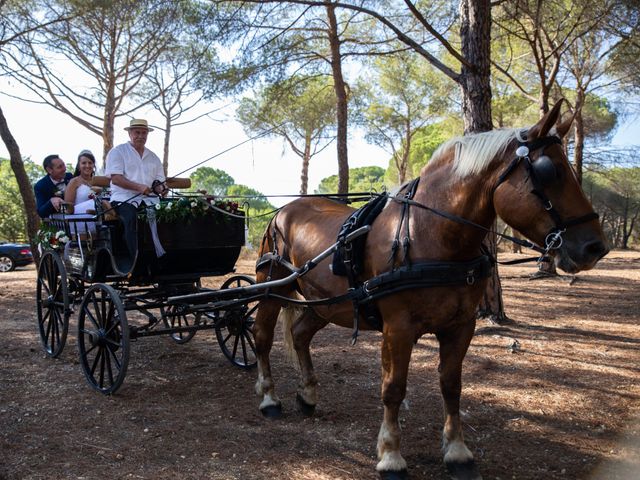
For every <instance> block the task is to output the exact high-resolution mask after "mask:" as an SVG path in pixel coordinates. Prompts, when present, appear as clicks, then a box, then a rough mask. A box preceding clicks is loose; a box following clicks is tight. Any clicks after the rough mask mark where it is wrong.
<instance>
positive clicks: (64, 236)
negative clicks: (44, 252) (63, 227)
mask: <svg viewBox="0 0 640 480" xmlns="http://www.w3.org/2000/svg"><path fill="white" fill-rule="evenodd" d="M58 240H59V241H60V243H67V242H68V241H69V237H67V236H66V235H63V236H61V237H60V238H59V239H58Z"/></svg>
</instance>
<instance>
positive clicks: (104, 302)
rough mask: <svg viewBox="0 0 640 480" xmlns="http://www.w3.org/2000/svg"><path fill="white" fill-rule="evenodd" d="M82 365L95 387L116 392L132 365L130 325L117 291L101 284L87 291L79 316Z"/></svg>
mask: <svg viewBox="0 0 640 480" xmlns="http://www.w3.org/2000/svg"><path fill="white" fill-rule="evenodd" d="M78 350H79V355H80V365H81V366H82V370H83V371H84V375H85V377H86V378H87V381H88V382H89V385H91V386H92V387H93V388H95V389H96V390H97V391H99V392H100V393H104V394H105V395H109V394H112V393H115V392H116V390H118V388H120V385H122V382H123V381H124V377H125V375H126V374H127V366H128V365H129V324H128V323H127V314H126V311H125V309H124V305H123V303H122V300H121V299H120V297H119V295H118V292H117V291H116V290H115V289H114V288H113V287H111V286H109V285H105V284H102V283H97V284H95V285H92V286H91V287H90V288H89V289H88V290H87V291H86V293H85V295H84V298H83V299H82V304H81V305H80V314H79V316H78Z"/></svg>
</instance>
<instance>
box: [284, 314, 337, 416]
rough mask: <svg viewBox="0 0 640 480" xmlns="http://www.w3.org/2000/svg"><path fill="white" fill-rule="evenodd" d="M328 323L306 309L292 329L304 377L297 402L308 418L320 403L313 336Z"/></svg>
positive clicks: (294, 345)
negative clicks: (313, 352)
mask: <svg viewBox="0 0 640 480" xmlns="http://www.w3.org/2000/svg"><path fill="white" fill-rule="evenodd" d="M327 323H328V322H327V321H326V320H324V319H322V318H320V317H319V316H318V315H316V314H315V313H314V312H313V310H312V309H311V308H306V309H305V310H304V312H303V314H302V315H301V316H300V317H298V319H297V320H296V321H295V322H294V324H293V327H292V328H291V337H292V341H293V347H294V349H295V351H296V354H297V356H298V362H299V365H300V373H301V375H302V379H301V382H302V383H301V385H300V387H299V389H298V393H297V395H296V401H297V404H298V408H299V409H300V411H301V412H302V413H303V414H305V415H307V416H311V415H313V412H314V411H315V408H316V404H317V403H318V393H317V386H318V380H317V378H316V375H315V373H314V371H313V362H312V361H311V352H310V350H309V347H310V345H311V340H312V339H313V336H314V335H315V334H316V333H317V332H318V331H319V330H321V329H322V328H324V327H326V326H327Z"/></svg>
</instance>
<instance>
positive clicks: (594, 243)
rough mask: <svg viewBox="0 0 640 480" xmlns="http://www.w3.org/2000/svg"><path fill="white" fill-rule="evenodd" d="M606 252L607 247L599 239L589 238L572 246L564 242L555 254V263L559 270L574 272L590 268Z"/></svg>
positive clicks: (607, 250)
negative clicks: (589, 239)
mask: <svg viewBox="0 0 640 480" xmlns="http://www.w3.org/2000/svg"><path fill="white" fill-rule="evenodd" d="M607 253H609V248H608V247H607V246H606V244H605V243H604V242H602V241H601V240H591V241H588V242H585V243H581V244H579V245H574V246H573V248H572V247H571V246H569V245H567V244H565V245H563V246H562V247H561V248H560V249H559V251H558V253H557V254H556V257H555V264H556V267H558V268H560V269H561V270H564V271H565V272H567V273H570V274H575V273H578V272H581V271H583V270H590V269H592V268H593V267H594V266H595V265H596V263H598V260H600V259H601V258H602V257H604V256H605V255H606V254H607Z"/></svg>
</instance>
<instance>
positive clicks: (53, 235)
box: [36, 223, 70, 250]
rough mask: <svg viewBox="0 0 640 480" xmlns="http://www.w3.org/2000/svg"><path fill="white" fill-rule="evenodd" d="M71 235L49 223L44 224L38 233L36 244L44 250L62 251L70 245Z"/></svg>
mask: <svg viewBox="0 0 640 480" xmlns="http://www.w3.org/2000/svg"><path fill="white" fill-rule="evenodd" d="M69 240H70V238H69V235H67V232H65V231H64V230H60V229H59V228H58V227H57V226H55V225H51V224H49V223H43V224H42V225H40V228H39V229H38V231H37V232H36V243H37V244H38V245H39V246H40V247H41V248H42V249H47V248H49V249H54V250H60V249H63V248H64V246H65V245H66V244H67V243H69Z"/></svg>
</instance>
